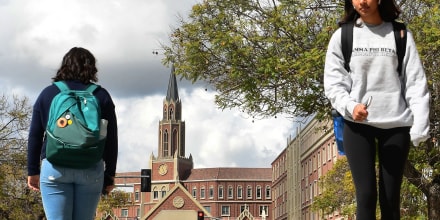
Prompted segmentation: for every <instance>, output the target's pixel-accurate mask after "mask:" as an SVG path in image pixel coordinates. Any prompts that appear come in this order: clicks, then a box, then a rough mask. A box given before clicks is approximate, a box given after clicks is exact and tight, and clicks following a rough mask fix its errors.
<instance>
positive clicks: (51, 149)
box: [46, 81, 106, 169]
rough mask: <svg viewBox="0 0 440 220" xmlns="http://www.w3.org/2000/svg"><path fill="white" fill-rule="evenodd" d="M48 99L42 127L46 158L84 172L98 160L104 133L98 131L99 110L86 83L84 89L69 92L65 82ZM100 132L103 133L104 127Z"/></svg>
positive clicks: (99, 122) (91, 89)
mask: <svg viewBox="0 0 440 220" xmlns="http://www.w3.org/2000/svg"><path fill="white" fill-rule="evenodd" d="M54 84H55V85H56V86H57V87H58V88H59V89H60V91H61V92H60V93H58V94H57V95H56V96H55V97H54V98H53V100H52V103H51V105H50V111H49V120H48V122H47V127H46V138H47V144H46V159H47V160H48V161H50V162H51V163H53V164H55V165H59V166H63V167H69V168H77V169H85V168H89V167H91V166H92V165H93V164H95V163H97V162H98V161H100V160H101V159H102V154H103V151H104V145H105V135H101V134H103V133H106V132H105V131H104V132H103V131H101V130H100V127H101V109H100V106H99V101H98V99H97V98H96V97H95V96H94V95H93V92H94V91H95V90H96V89H97V88H98V87H99V86H98V85H96V84H90V85H89V86H88V87H87V89H86V90H70V89H69V87H68V85H67V84H66V83H65V82H62V81H58V82H54ZM103 129H105V130H106V127H105V128H104V127H103Z"/></svg>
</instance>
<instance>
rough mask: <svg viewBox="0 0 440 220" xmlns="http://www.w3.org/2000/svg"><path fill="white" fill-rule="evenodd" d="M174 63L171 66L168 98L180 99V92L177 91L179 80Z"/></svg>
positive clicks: (168, 99)
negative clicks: (177, 79)
mask: <svg viewBox="0 0 440 220" xmlns="http://www.w3.org/2000/svg"><path fill="white" fill-rule="evenodd" d="M174 70H175V69H174V65H173V66H172V67H171V74H170V81H169V82H168V91H167V97H166V100H167V101H170V100H174V101H178V100H179V93H178V92H177V81H176V75H175V74H174Z"/></svg>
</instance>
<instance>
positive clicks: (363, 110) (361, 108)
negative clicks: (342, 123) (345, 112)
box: [352, 104, 368, 121]
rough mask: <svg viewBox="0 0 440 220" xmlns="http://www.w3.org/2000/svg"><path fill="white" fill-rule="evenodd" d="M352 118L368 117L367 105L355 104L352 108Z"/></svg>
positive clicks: (361, 119) (363, 118)
mask: <svg viewBox="0 0 440 220" xmlns="http://www.w3.org/2000/svg"><path fill="white" fill-rule="evenodd" d="M352 116H353V120H354V121H364V120H365V119H367V117H368V111H367V106H366V105H364V104H357V105H356V106H355V107H354V109H353V114H352Z"/></svg>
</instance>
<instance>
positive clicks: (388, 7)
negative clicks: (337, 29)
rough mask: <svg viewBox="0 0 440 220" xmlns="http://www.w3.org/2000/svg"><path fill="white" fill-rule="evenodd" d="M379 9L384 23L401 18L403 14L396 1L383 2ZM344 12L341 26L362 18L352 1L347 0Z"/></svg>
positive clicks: (385, 0) (384, 0)
mask: <svg viewBox="0 0 440 220" xmlns="http://www.w3.org/2000/svg"><path fill="white" fill-rule="evenodd" d="M378 7H379V8H378V10H379V14H380V17H381V18H382V20H383V21H386V22H390V21H394V20H396V19H397V18H398V17H399V15H400V13H402V11H401V10H400V8H399V7H398V6H397V4H396V1H395V0H382V1H381V3H380V5H378ZM344 11H345V14H344V16H343V17H342V20H341V21H340V22H339V25H342V24H344V23H347V22H350V21H355V20H356V19H357V18H359V17H360V16H359V14H358V13H357V11H356V10H355V9H354V7H353V3H352V0H345V6H344Z"/></svg>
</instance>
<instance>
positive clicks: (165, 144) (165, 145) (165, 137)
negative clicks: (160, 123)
mask: <svg viewBox="0 0 440 220" xmlns="http://www.w3.org/2000/svg"><path fill="white" fill-rule="evenodd" d="M162 141H163V142H162V143H163V145H162V148H163V156H164V157H166V156H169V155H168V153H169V152H168V151H169V149H168V130H165V131H164V132H163V140H162Z"/></svg>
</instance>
